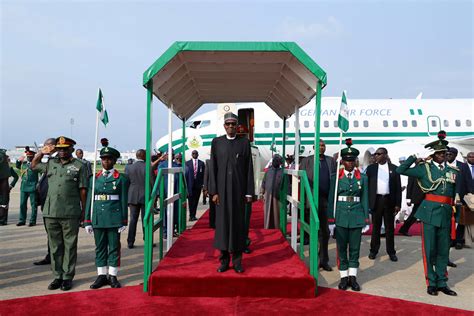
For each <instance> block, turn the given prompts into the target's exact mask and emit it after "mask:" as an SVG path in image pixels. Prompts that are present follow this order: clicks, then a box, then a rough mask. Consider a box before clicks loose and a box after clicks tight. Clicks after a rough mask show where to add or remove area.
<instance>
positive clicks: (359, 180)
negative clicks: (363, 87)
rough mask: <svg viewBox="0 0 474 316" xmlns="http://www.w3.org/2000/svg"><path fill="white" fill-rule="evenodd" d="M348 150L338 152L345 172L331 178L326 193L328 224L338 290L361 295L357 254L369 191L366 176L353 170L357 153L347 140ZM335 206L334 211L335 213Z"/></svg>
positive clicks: (366, 220)
mask: <svg viewBox="0 0 474 316" xmlns="http://www.w3.org/2000/svg"><path fill="white" fill-rule="evenodd" d="M346 145H347V148H344V149H342V150H341V157H342V164H343V165H344V168H342V169H340V170H339V171H338V173H337V174H335V175H333V176H332V178H331V190H330V192H329V203H328V222H329V223H330V224H332V223H335V224H336V229H335V234H336V244H337V254H338V260H337V262H338V268H339V273H340V275H341V281H340V283H339V285H338V287H339V289H341V290H347V288H348V287H349V286H350V287H351V288H352V290H353V291H360V285H359V284H358V283H357V269H358V268H359V252H360V242H361V238H362V237H361V236H362V228H364V226H366V225H368V223H369V187H368V179H367V176H366V175H365V174H363V173H361V172H360V170H359V169H358V168H356V167H355V163H356V158H357V156H358V155H359V151H358V150H357V149H356V148H354V147H351V146H352V140H351V139H350V138H348V139H347V140H346ZM336 176H337V177H338V178H339V180H338V185H337V197H336V200H334V192H335V187H336ZM334 203H337V204H336V211H335V213H334Z"/></svg>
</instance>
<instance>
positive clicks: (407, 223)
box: [399, 203, 421, 233]
mask: <svg viewBox="0 0 474 316" xmlns="http://www.w3.org/2000/svg"><path fill="white" fill-rule="evenodd" d="M420 204H421V203H418V204H413V209H412V210H411V213H410V215H409V216H408V218H407V219H406V221H405V222H404V223H403V225H402V227H400V230H399V232H400V233H408V230H409V229H410V227H411V225H413V224H415V222H416V217H415V214H416V211H417V210H418V208H419V207H420Z"/></svg>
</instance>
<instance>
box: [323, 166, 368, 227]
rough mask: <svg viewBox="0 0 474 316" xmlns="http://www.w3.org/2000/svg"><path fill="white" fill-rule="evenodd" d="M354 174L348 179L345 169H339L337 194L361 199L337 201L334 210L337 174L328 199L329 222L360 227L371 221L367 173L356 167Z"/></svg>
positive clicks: (333, 177) (334, 176)
mask: <svg viewBox="0 0 474 316" xmlns="http://www.w3.org/2000/svg"><path fill="white" fill-rule="evenodd" d="M353 174H354V175H353V176H352V177H351V179H348V178H347V177H346V175H345V174H344V169H341V170H340V171H339V175H338V176H339V182H338V191H337V196H338V197H339V196H344V197H359V199H360V201H357V202H355V201H352V202H348V201H337V205H336V213H335V214H333V212H334V203H335V202H334V190H335V186H336V175H333V176H332V177H331V188H330V191H329V201H328V222H329V223H330V224H334V223H335V224H336V225H337V226H340V227H344V228H359V227H364V226H365V225H368V223H369V186H368V179H367V176H366V175H365V174H362V173H360V171H359V170H358V169H354V171H353Z"/></svg>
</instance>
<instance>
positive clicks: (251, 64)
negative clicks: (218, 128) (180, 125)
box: [143, 42, 327, 119]
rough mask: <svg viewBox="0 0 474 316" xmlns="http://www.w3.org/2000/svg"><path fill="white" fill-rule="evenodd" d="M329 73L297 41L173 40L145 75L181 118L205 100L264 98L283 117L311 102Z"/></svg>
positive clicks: (148, 81) (144, 79) (244, 100)
mask: <svg viewBox="0 0 474 316" xmlns="http://www.w3.org/2000/svg"><path fill="white" fill-rule="evenodd" d="M326 80H327V78H326V72H325V71H324V70H323V69H322V68H321V67H319V66H318V64H316V63H315V62H314V61H313V60H312V59H311V57H309V56H308V55H307V54H306V53H305V52H304V51H303V50H302V49H301V48H300V47H299V46H298V45H297V44H296V43H293V42H175V43H174V44H173V45H171V47H170V48H168V50H166V52H164V53H163V55H161V56H160V57H159V58H158V59H157V60H156V61H155V62H154V63H153V64H152V65H151V66H150V67H149V68H148V69H147V70H146V71H145V73H144V74H143V85H144V86H145V87H148V85H149V84H151V83H152V87H153V94H154V95H155V96H156V97H157V98H158V99H160V100H161V101H162V102H163V103H164V104H165V105H166V106H167V107H168V108H171V109H172V110H173V112H174V113H175V114H176V115H177V116H178V117H180V118H181V119H188V118H189V117H190V116H191V115H192V114H193V113H194V112H195V111H196V110H197V109H199V107H200V106H201V105H203V104H205V103H227V102H232V103H239V102H265V103H266V104H267V105H268V106H269V107H270V108H272V110H273V111H275V113H277V114H278V116H280V117H281V118H288V117H290V116H291V115H292V114H293V113H294V112H295V107H298V108H299V107H302V106H304V105H305V104H307V103H308V102H309V101H310V100H311V99H312V98H313V97H314V96H315V94H316V87H317V83H318V82H320V83H321V85H322V86H323V87H324V86H325V85H326Z"/></svg>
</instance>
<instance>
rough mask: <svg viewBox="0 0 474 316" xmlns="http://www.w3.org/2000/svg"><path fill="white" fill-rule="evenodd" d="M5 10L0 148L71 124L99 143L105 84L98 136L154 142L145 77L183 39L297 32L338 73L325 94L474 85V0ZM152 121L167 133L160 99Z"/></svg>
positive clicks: (65, 130) (431, 91)
mask: <svg viewBox="0 0 474 316" xmlns="http://www.w3.org/2000/svg"><path fill="white" fill-rule="evenodd" d="M0 11H1V16H0V20H1V21H0V23H1V24H0V29H1V33H0V34H1V36H0V45H1V46H0V65H1V71H0V148H8V149H11V148H13V147H15V146H21V145H30V144H33V142H37V143H38V144H40V143H42V142H43V140H44V139H46V138H48V137H57V136H60V135H64V136H68V137H71V136H72V137H73V138H74V139H75V140H76V142H77V144H78V145H77V146H76V148H77V147H81V148H84V149H85V150H93V148H94V138H95V135H94V134H95V118H96V110H95V104H96V100H97V91H98V88H99V87H100V88H101V89H102V91H103V94H104V102H105V104H106V108H107V111H108V114H109V120H110V122H109V125H108V126H107V127H106V128H104V127H103V126H101V127H100V130H99V136H100V137H107V138H109V139H110V144H111V146H114V147H116V148H117V149H119V150H121V151H129V150H133V149H138V148H143V147H145V125H146V124H145V123H146V90H145V89H144V88H143V86H142V76H143V73H144V71H145V70H146V69H147V68H148V67H149V66H150V65H151V64H152V63H153V62H154V61H155V60H156V59H158V57H160V55H161V54H162V53H163V52H164V51H165V50H166V49H167V48H168V47H169V46H170V45H171V44H172V43H173V42H175V41H294V42H296V43H297V44H298V45H299V46H300V47H301V48H302V49H303V50H305V51H306V53H307V54H308V55H310V56H311V57H312V58H313V59H314V60H315V61H316V63H318V64H319V65H320V66H321V67H322V68H323V69H324V70H325V71H326V72H327V74H328V85H327V86H326V88H325V89H324V90H323V94H322V95H323V97H324V96H340V95H341V94H342V91H343V90H347V91H348V98H349V100H350V98H355V99H360V98H363V99H373V98H377V99H379V98H415V97H416V96H417V95H418V94H419V93H420V92H423V97H424V98H472V97H473V94H474V78H473V77H474V71H473V70H474V69H473V59H474V58H473V38H474V36H473V35H474V34H473V32H474V31H473V30H474V24H473V23H474V21H473V14H474V13H473V12H474V8H473V2H472V1H454V0H452V1H403V0H402V1H337V0H335V1H301V2H298V1H290V0H288V1H257V0H254V1H106V0H104V1H70V0H68V1H65V0H64V1H40V0H37V1H22V0H14V1H7V0H0ZM349 102H350V101H349ZM214 107H215V106H214ZM212 108H213V106H212V105H205V106H203V107H202V108H201V109H200V110H199V112H198V113H202V112H204V111H208V110H211V109H212ZM153 121H154V125H153V142H156V140H158V138H160V137H162V136H164V135H165V134H166V133H167V111H166V108H165V106H164V105H163V104H161V103H160V102H159V101H158V100H157V99H155V101H154V109H153ZM173 124H174V125H173V129H176V128H178V127H179V126H180V122H179V121H178V120H177V119H176V120H174V123H173Z"/></svg>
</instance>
